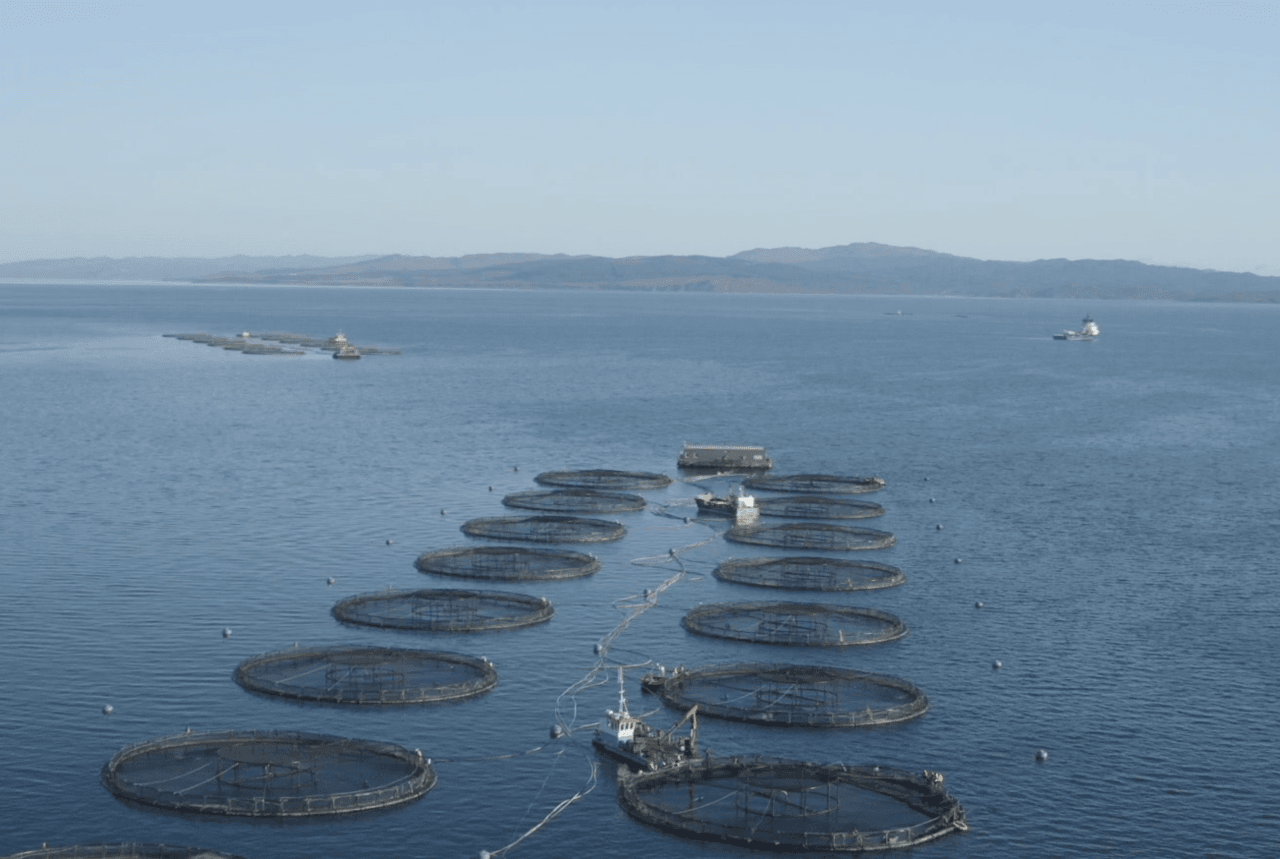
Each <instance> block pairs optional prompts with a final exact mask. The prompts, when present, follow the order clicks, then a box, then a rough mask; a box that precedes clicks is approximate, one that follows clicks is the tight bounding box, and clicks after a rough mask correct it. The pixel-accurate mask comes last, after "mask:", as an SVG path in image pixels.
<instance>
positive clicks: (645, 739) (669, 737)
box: [591, 667, 698, 770]
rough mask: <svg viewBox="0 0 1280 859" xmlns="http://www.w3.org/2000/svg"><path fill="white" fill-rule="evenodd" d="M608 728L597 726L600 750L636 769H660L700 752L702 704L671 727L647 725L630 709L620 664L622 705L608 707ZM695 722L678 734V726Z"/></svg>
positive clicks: (595, 744)
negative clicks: (699, 731)
mask: <svg viewBox="0 0 1280 859" xmlns="http://www.w3.org/2000/svg"><path fill="white" fill-rule="evenodd" d="M605 714H606V715H607V716H608V720H607V724H608V729H607V730H599V729H597V730H596V735H595V737H594V738H593V739H592V740H591V745H593V746H595V748H596V751H598V752H600V754H602V755H605V756H607V757H610V758H613V759H614V760H615V761H617V762H618V763H621V764H625V765H626V766H628V767H629V768H631V769H633V770H656V769H660V768H662V767H665V766H672V765H674V764H678V763H680V762H681V761H686V760H689V759H691V758H696V757H697V756H698V705H696V704H695V705H694V706H693V707H692V708H691V709H690V710H689V712H687V713H685V714H684V718H683V719H681V720H680V721H679V722H676V724H675V725H674V726H673V727H672V728H671V730H670V731H659V730H656V729H654V728H651V727H649V726H648V725H646V724H645V723H644V722H643V721H642V720H641V719H640V717H638V716H633V715H631V713H630V712H629V711H628V710H627V693H626V687H625V686H624V685H623V681H622V668H621V667H620V668H618V709H617V710H606V711H605ZM685 722H691V723H692V724H691V726H690V731H689V736H687V737H677V736H676V730H678V729H679V728H680V726H681V725H683V724H684V723H685Z"/></svg>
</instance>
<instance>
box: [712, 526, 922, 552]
mask: <svg viewBox="0 0 1280 859" xmlns="http://www.w3.org/2000/svg"><path fill="white" fill-rule="evenodd" d="M724 538H725V539H726V540H729V541H731V542H734V543H747V544H750V545H752V546H771V547H773V548H776V549H827V550H829V551H833V552H856V551H860V550H863V549H887V548H889V547H890V546H892V545H894V544H895V543H897V542H898V538H897V537H895V536H893V534H890V533H889V532H888V531H877V530H875V529H874V528H854V527H852V526H850V525H828V524H826V523H825V522H788V523H786V524H785V525H743V526H740V527H737V528H730V529H729V530H728V531H726V532H725V534H724Z"/></svg>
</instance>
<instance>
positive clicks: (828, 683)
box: [641, 663, 929, 728]
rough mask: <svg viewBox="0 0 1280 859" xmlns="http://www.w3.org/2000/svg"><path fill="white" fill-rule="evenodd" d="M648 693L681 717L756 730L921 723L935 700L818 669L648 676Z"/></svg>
mask: <svg viewBox="0 0 1280 859" xmlns="http://www.w3.org/2000/svg"><path fill="white" fill-rule="evenodd" d="M641 687H642V688H643V689H644V690H645V691H646V692H652V693H655V694H657V695H658V696H659V697H660V698H662V700H663V702H665V703H666V704H667V705H669V706H671V707H675V708H676V709H678V710H684V709H688V708H690V707H696V708H698V712H700V713H702V714H704V715H707V716H714V717H716V718H719V719H729V720H731V721H735V722H750V723H752V724H756V725H784V726H785V725H801V726H805V727H841V728H844V727H863V726H869V725H892V724H895V723H898V722H905V721H908V720H910V719H915V718H918V717H920V716H923V715H924V714H925V712H926V711H928V709H929V699H928V698H927V697H925V694H924V692H922V691H921V690H920V689H919V688H917V687H916V686H914V685H912V684H911V683H908V682H907V681H906V680H902V679H900V678H897V677H891V676H889V675H887V674H872V673H870V672H866V671H855V670H853V669H850V668H828V667H825V666H820V665H781V664H767V663H743V664H736V665H709V666H707V667H705V668H694V669H687V668H683V667H682V668H679V669H677V670H676V671H674V672H667V671H665V670H663V671H661V672H655V673H651V674H646V675H645V677H644V679H643V680H642V681H641Z"/></svg>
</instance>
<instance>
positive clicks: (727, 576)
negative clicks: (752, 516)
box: [713, 557, 907, 591]
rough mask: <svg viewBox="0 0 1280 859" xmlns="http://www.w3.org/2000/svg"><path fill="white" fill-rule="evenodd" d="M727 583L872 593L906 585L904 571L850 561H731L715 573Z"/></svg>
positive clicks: (802, 559) (800, 558)
mask: <svg viewBox="0 0 1280 859" xmlns="http://www.w3.org/2000/svg"><path fill="white" fill-rule="evenodd" d="M713 575H714V576H715V577H716V578H717V579H720V580H721V581H725V582H735V583H737V584H740V585H752V586H754V587H758V588H786V589H788V590H798V591H871V590H878V589H880V588H893V587H897V586H898V585H901V584H903V583H904V582H905V581H906V580H907V576H906V574H905V573H903V572H902V570H900V569H898V568H897V567H893V566H890V565H889V564H880V563H877V562H875V561H851V560H848V559H847V558H820V557H798V558H730V559H729V560H727V561H723V562H721V563H720V565H719V566H717V567H716V568H715V570H714V571H713Z"/></svg>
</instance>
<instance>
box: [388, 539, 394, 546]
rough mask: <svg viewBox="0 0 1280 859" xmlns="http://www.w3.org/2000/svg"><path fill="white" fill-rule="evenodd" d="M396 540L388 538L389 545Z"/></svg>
mask: <svg viewBox="0 0 1280 859" xmlns="http://www.w3.org/2000/svg"><path fill="white" fill-rule="evenodd" d="M394 542H395V540H390V539H388V540H387V545H388V546H390V545H391V544H392V543H394Z"/></svg>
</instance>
